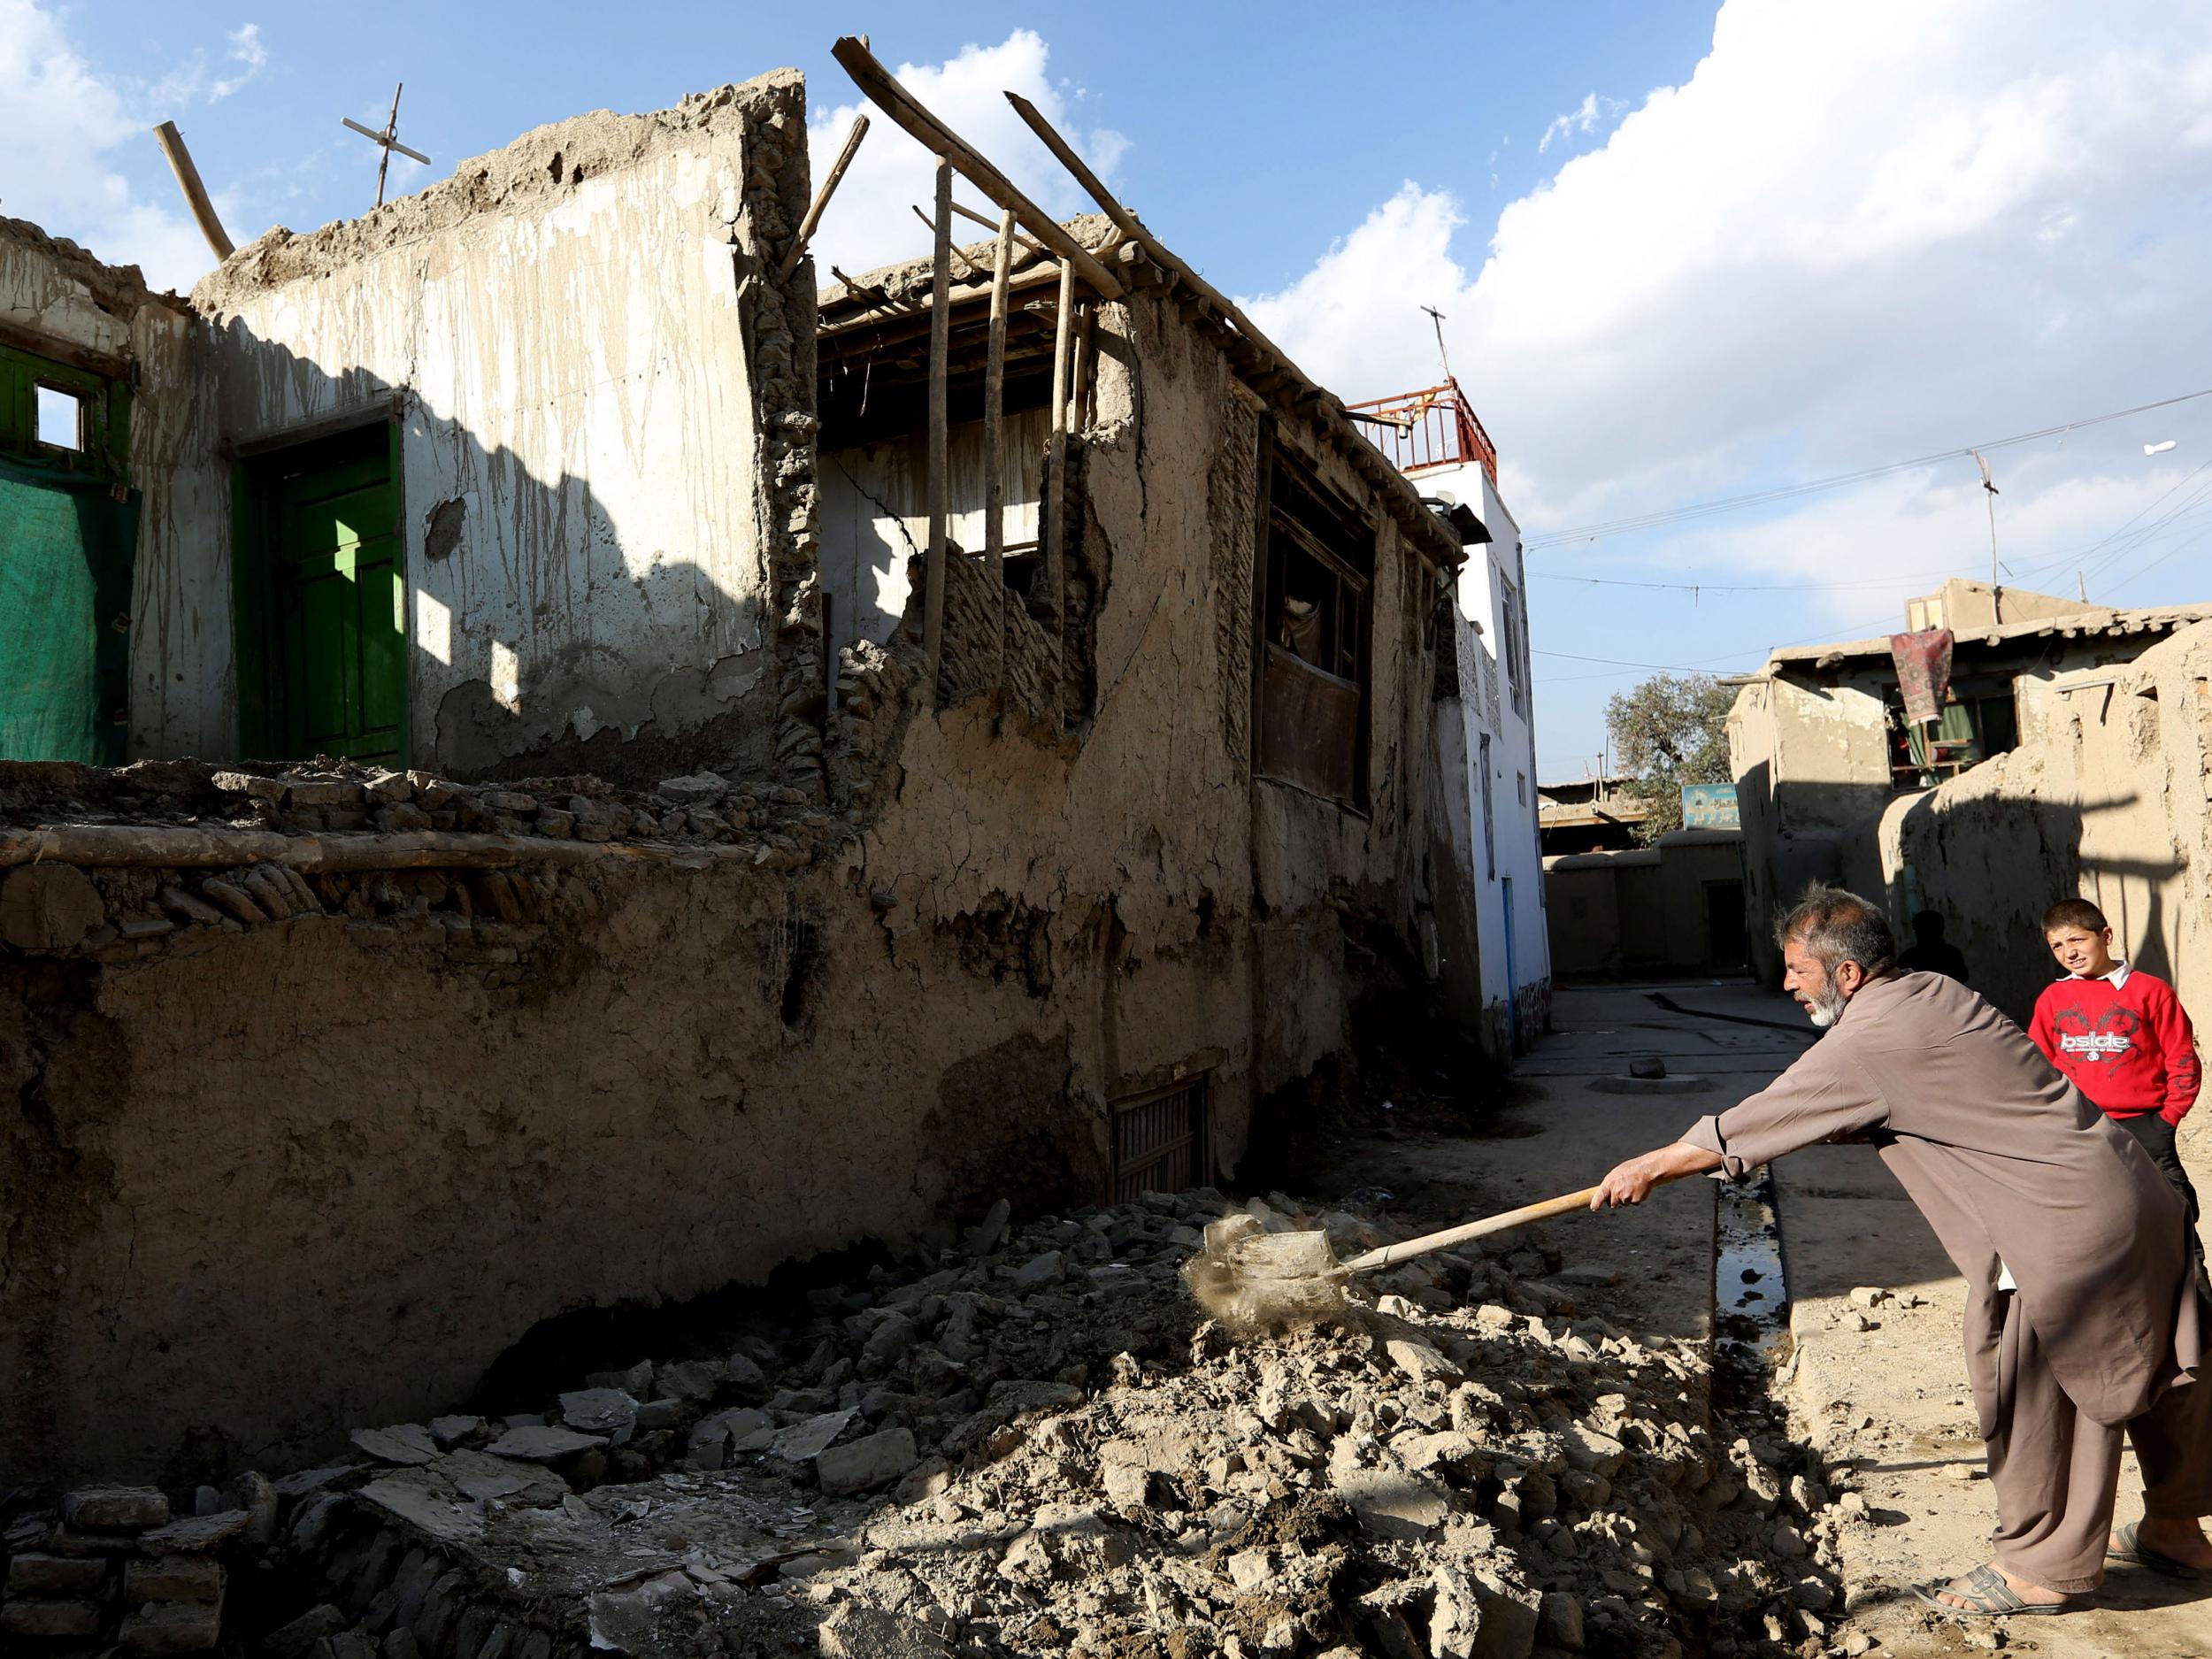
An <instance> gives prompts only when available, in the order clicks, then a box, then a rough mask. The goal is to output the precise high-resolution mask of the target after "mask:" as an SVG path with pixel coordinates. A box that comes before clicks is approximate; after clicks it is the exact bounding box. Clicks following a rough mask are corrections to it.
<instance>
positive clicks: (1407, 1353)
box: [1383, 1336, 1463, 1387]
mask: <svg viewBox="0 0 2212 1659" xmlns="http://www.w3.org/2000/svg"><path fill="white" fill-rule="evenodd" d="M1383 1351H1384V1352H1385V1353H1386V1354H1388V1355H1389V1356H1390V1358H1391V1363H1394V1365H1396V1366H1397V1368H1398V1369H1399V1370H1400V1371H1403V1372H1405V1374H1406V1375H1407V1376H1408V1377H1410V1378H1411V1379H1413V1380H1414V1381H1415V1382H1417V1383H1423V1382H1433V1383H1441V1384H1443V1385H1445V1386H1447V1387H1448V1386H1451V1385H1452V1384H1453V1383H1455V1382H1458V1381H1459V1380H1460V1379H1461V1377H1462V1374H1463V1373H1462V1372H1461V1371H1460V1369H1459V1367H1458V1366H1456V1365H1455V1364H1453V1363H1451V1361H1449V1360H1448V1359H1446V1358H1445V1357H1444V1356H1443V1355H1441V1354H1440V1353H1438V1352H1437V1351H1436V1349H1435V1348H1432V1347H1431V1346H1430V1345H1429V1344H1428V1343H1426V1342H1424V1341H1421V1340H1419V1339H1418V1338H1415V1337H1403V1336H1399V1337H1392V1338H1391V1339H1390V1340H1388V1341H1386V1342H1385V1343H1384V1344H1383Z"/></svg>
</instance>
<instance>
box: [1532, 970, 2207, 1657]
mask: <svg viewBox="0 0 2212 1659" xmlns="http://www.w3.org/2000/svg"><path fill="white" fill-rule="evenodd" d="M1661 994H1662V995H1664V996H1666V998H1667V999H1668V1000H1669V1001H1670V1002H1672V1003H1673V1004H1675V1006H1676V1007H1677V1008H1678V1009H1679V1010H1682V1011H1681V1012H1678V1013H1667V1012H1663V1011H1661V1012H1658V1013H1656V1015H1655V1017H1654V1016H1651V1015H1644V1014H1638V1015H1637V1016H1636V1017H1635V1018H1633V1019H1631V1018H1627V1014H1628V1012H1629V1010H1631V1009H1632V1003H1633V1002H1634V1000H1635V996H1636V995H1637V994H1635V993H1632V992H1628V991H1615V990H1610V989H1609V990H1606V991H1603V992H1595V993H1591V992H1573V993H1569V994H1567V995H1566V996H1565V997H1563V999H1562V1006H1563V1008H1564V1009H1565V1010H1569V1012H1568V1020H1569V1023H1570V1024H1571V1025H1572V1026H1574V1027H1575V1028H1576V1030H1575V1032H1574V1033H1573V1034H1571V1036H1570V1038H1569V1040H1568V1045H1567V1046H1568V1051H1569V1052H1572V1051H1573V1049H1574V1048H1575V1047H1576V1046H1577V1045H1578V1044H1581V1043H1586V1042H1587V1041H1589V1038H1588V1036H1587V1034H1586V1033H1583V1032H1582V1031H1581V1029H1580V1028H1581V1026H1582V1024H1583V1022H1584V1020H1585V1018H1586V1013H1587V1012H1592V1011H1595V1010H1601V1009H1604V1010H1617V1012H1618V1014H1619V1015H1620V1023H1619V1025H1618V1027H1617V1033H1616V1038H1617V1041H1621V1042H1623V1043H1624V1044H1625V1043H1632V1041H1634V1040H1635V1039H1637V1038H1640V1037H1642V1036H1643V1035H1644V1034H1645V1033H1647V1032H1648V1033H1650V1034H1651V1039H1652V1041H1651V1045H1650V1046H1651V1047H1652V1048H1653V1049H1654V1050H1655V1051H1656V1052H1661V1053H1663V1054H1666V1055H1667V1056H1669V1065H1670V1067H1671V1068H1673V1067H1674V1066H1675V1061H1674V1059H1673V1058H1672V1056H1675V1055H1678V1054H1679V1055H1683V1056H1690V1055H1693V1054H1696V1055H1704V1056H1711V1057H1710V1058H1709V1060H1708V1061H1707V1062H1706V1069H1707V1070H1708V1071H1709V1072H1710V1073H1712V1075H1713V1077H1714V1080H1715V1082H1716V1083H1717V1084H1719V1085H1722V1086H1723V1087H1722V1088H1721V1089H1720V1090H1719V1091H1718V1092H1717V1094H1713V1095H1709V1096H1703V1097H1697V1096H1692V1097H1685V1098H1683V1099H1682V1100H1681V1102H1680V1104H1681V1105H1683V1106H1684V1107H1686V1108H1687V1109H1688V1112H1689V1113H1690V1114H1694V1113H1696V1112H1700V1111H1709V1110H1719V1108H1720V1107H1721V1106H1723V1105H1724V1104H1726V1103H1727V1102H1729V1101H1730V1100H1732V1099H1734V1098H1739V1097H1740V1095H1741V1094H1744V1093H1748V1092H1749V1091H1750V1090H1751V1089H1753V1088H1755V1087H1758V1086H1759V1085H1760V1084H1761V1083H1762V1082H1763V1081H1764V1079H1765V1077H1766V1076H1767V1075H1768V1074H1770V1071H1771V1070H1773V1069H1778V1067H1779V1066H1780V1065H1782V1064H1786V1063H1787V1060H1788V1058H1789V1057H1790V1056H1792V1055H1793V1054H1794V1053H1796V1052H1798V1051H1799V1050H1800V1049H1801V1048H1803V1047H1804V1045H1805V1040H1806V1035H1809V1033H1805V1034H1800V1033H1803V1032H1804V1028H1803V1026H1802V1019H1803V1017H1802V1015H1801V1013H1800V1012H1799V1011H1798V1010H1797V1008H1796V1006H1795V1004H1794V1003H1793V1002H1790V1001H1789V1000H1788V999H1787V998H1786V997H1783V996H1781V995H1770V994H1764V993H1761V992H1758V991H1755V990H1754V989H1753V988H1751V987H1747V986H1725V987H1664V988H1663V991H1662V993H1661ZM1644 1001H1645V1005H1646V1007H1647V1008H1655V1007H1656V1005H1655V1004H1654V1003H1652V1002H1650V1001H1649V997H1648V995H1646V996H1645V998H1644ZM1721 1016H1725V1017H1726V1018H1719V1017H1721ZM1757 1019H1763V1020H1770V1021H1772V1022H1774V1026H1772V1027H1769V1026H1759V1025H1746V1024H1743V1023H1741V1022H1743V1021H1746V1020H1757ZM1655 1025H1658V1026H1666V1027H1668V1030H1667V1031H1665V1032H1664V1033H1662V1032H1658V1031H1654V1030H1652V1028H1653V1027H1654V1026H1655ZM1774 1027H1779V1029H1776V1028H1774ZM1622 1051H1624V1052H1625V1051H1626V1049H1625V1048H1624V1049H1623V1050H1622ZM1561 1064H1562V1059H1561V1057H1560V1056H1557V1055H1555V1051H1554V1050H1553V1049H1552V1048H1550V1047H1549V1046H1548V1047H1547V1048H1545V1049H1543V1050H1540V1052H1539V1053H1538V1055H1537V1056H1534V1057H1533V1061H1532V1070H1535V1071H1546V1070H1548V1069H1550V1068H1553V1067H1555V1066H1558V1065H1561ZM1684 1064H1688V1061H1687V1059H1685V1061H1684ZM2190 1127H2191V1128H2192V1130H2194V1131H2197V1132H2198V1133H2196V1135H2195V1138H2194V1146H2195V1150H2194V1151H2193V1152H2190V1151H2188V1150H2186V1149H2185V1156H2191V1157H2192V1158H2193V1164H2194V1168H2195V1169H2196V1170H2197V1171H2199V1172H2200V1176H2212V1163H2208V1156H2212V1135H2208V1134H2207V1133H2204V1131H2203V1128H2202V1127H2201V1126H2200V1125H2194V1124H2192V1125H2190ZM1775 1184H1776V1187H1777V1194H1778V1211H1779V1215H1780V1219H1781V1229H1782V1240H1783V1251H1784V1261H1785V1267H1786V1273H1787V1277H1788V1284H1789V1292H1790V1295H1791V1297H1792V1312H1791V1333H1792V1336H1793V1339H1794V1341H1793V1348H1794V1358H1793V1361H1792V1362H1791V1363H1790V1365H1789V1368H1788V1369H1787V1370H1786V1371H1785V1373H1784V1378H1785V1381H1786V1386H1787V1391H1788V1396H1789V1399H1790V1402H1791V1404H1792V1406H1793V1411H1794V1413H1795V1416H1796V1417H1797V1419H1798V1423H1799V1425H1800V1428H1801V1432H1804V1433H1805V1434H1806V1435H1808V1436H1809V1438H1810V1439H1812V1440H1814V1441H1815V1443H1816V1444H1817V1445H1818V1446H1819V1447H1820V1448H1821V1450H1822V1452H1823V1453H1824V1455H1825V1456H1827V1457H1828V1458H1829V1459H1830V1460H1831V1461H1832V1462H1839V1461H1843V1460H1850V1461H1853V1462H1855V1463H1856V1464H1857V1465H1858V1467H1859V1469H1860V1471H1861V1478H1862V1485H1863V1490H1864V1492H1865V1494H1866V1497H1867V1500H1868V1502H1869V1503H1870V1505H1872V1506H1873V1508H1874V1510H1875V1512H1876V1515H1877V1518H1878V1520H1880V1521H1882V1522H1884V1523H1886V1524H1885V1525H1878V1526H1876V1527H1873V1528H1870V1529H1859V1530H1854V1531H1849V1532H1846V1534H1845V1541H1844V1561H1843V1569H1844V1575H1845V1580H1846V1583H1847V1586H1849V1588H1850V1592H1851V1610H1852V1615H1853V1618H1852V1627H1853V1628H1855V1630H1856V1631H1858V1632H1860V1633H1863V1634H1864V1635H1866V1636H1869V1637H1870V1638H1872V1639H1873V1640H1874V1642H1875V1644H1876V1648H1875V1650H1876V1651H1877V1652H1878V1653H1888V1654H1894V1655H1899V1659H1921V1656H1922V1655H1947V1654H1954V1653H1960V1652H1963V1651H1970V1650H1971V1649H1973V1648H1981V1649H1984V1650H1986V1649H1987V1648H1988V1647H1989V1646H1990V1643H1991V1640H1992V1638H1993V1636H1994V1635H1996V1634H1998V1633H1999V1632H1996V1631H1994V1630H1993V1629H1992V1628H1990V1627H1989V1626H1987V1625H1986V1624H1985V1625H1981V1626H1978V1627H1977V1628H1976V1629H1974V1630H1972V1631H1971V1632H1970V1631H1968V1630H1965V1629H1962V1628H1961V1627H1960V1626H1958V1625H1955V1624H1951V1623H1949V1622H1948V1621H1940V1620H1938V1619H1936V1618H1934V1617H1933V1616H1932V1615H1929V1614H1927V1613H1926V1612H1925V1610H1924V1609H1922V1607H1921V1605H1920V1603H1919V1602H1917V1601H1914V1600H1913V1599H1912V1598H1911V1597H1910V1596H1909V1594H1906V1593H1905V1590H1904V1586H1906V1585H1908V1584H1909V1583H1910V1582H1912V1581H1913V1580H1915V1579H1917V1578H1927V1577H1931V1576H1933V1574H1935V1573H1936V1572H1938V1571H1960V1570H1962V1569H1964V1568H1966V1567H1969V1566H1971V1565H1973V1564H1974V1563H1978V1562H1980V1561H1983V1560H1985V1559H1986V1558H1987V1551H1986V1544H1987V1536H1988V1532H1989V1529H1990V1527H1991V1525H1993V1521H1994V1519H1995V1516H1994V1509H1993V1502H1992V1499H1991V1494H1990V1490H1989V1486H1988V1483H1987V1481H1986V1480H1985V1479H1984V1478H1983V1472H1984V1471H1983V1453H1982V1444H1981V1440H1980V1438H1979V1435H1978V1432H1977V1428H1976V1424H1975V1417H1974V1408H1973V1402H1972V1400H1971V1397H1970V1395H1969V1394H1968V1392H1967V1387H1966V1371H1965V1363H1964V1359H1963V1357H1962V1352H1961V1348H1960V1341H1959V1328H1960V1319H1961V1313H1962V1307H1963V1304H1964V1301H1965V1286H1964V1285H1963V1283H1962V1281H1961V1280H1960V1279H1959V1278H1958V1276H1957V1274H1956V1273H1955V1272H1954V1271H1952V1267H1951V1263H1950V1261H1949V1258H1948V1257H1947V1256H1945V1255H1944V1254H1943V1252H1942V1249H1941V1248H1940V1247H1939V1246H1938V1244H1937V1243H1936V1240H1935V1237H1934V1235H1933V1234H1932V1233H1930V1232H1929V1230H1928V1226H1927V1224H1926V1223H1925V1222H1924V1221H1922V1220H1921V1218H1920V1215H1919V1212H1918V1211H1917V1210H1916V1209H1914V1207H1913V1205H1912V1203H1911V1202H1910V1201H1909V1199H1907V1197H1906V1196H1905V1194H1904V1192H1903V1190H1902V1189H1901V1187H1899V1186H1898V1185H1897V1183H1896V1182H1895V1181H1894V1180H1893V1179H1892V1178H1891V1177H1890V1175H1889V1172H1888V1171H1886V1169H1885V1168H1884V1167H1883V1166H1882V1164H1881V1162H1880V1160H1879V1159H1878V1157H1877V1156H1875V1155H1874V1153H1873V1152H1872V1150H1871V1149H1870V1148H1864V1147H1853V1146H1839V1147H1816V1148H1809V1149H1807V1150H1805V1151H1803V1152H1800V1153H1797V1154H1794V1155H1793V1156H1790V1157H1788V1158H1785V1159H1783V1160H1782V1161H1781V1162H1780V1163H1778V1164H1777V1165H1776V1166H1775ZM2200 1185H2212V1181H2204V1180H2201V1179H2200ZM1859 1286H1865V1287H1870V1288H1875V1289H1881V1290H1886V1291H1889V1292H1891V1293H1892V1299H1891V1300H1890V1301H1888V1302H1884V1303H1883V1304H1882V1305H1880V1306H1878V1307H1877V1308H1874V1309H1871V1310H1861V1309H1859V1308H1858V1307H1857V1306H1855V1304H1854V1303H1853V1302H1852V1301H1851V1298H1850V1293H1851V1291H1852V1290H1853V1289H1854V1288H1855V1287H1859ZM1862 1322H1865V1323H1868V1324H1870V1325H1872V1326H1873V1328H1872V1329H1870V1330H1864V1331H1863V1330H1861V1329H1860V1328H1859V1327H1860V1325H1861V1324H1862ZM2133 1480H2134V1474H2133V1467H2132V1463H2130V1469H2129V1473H2128V1475H2127V1476H2126V1477H2125V1478H2124V1480H2123V1483H2122V1487H2121V1498H2120V1517H2119V1518H2121V1519H2122V1520H2128V1519H2131V1518H2133V1517H2136V1516H2138V1515H2139V1514H2140V1513H2141V1504H2140V1502H2139V1496H2138V1494H2137V1492H2136V1491H2135V1489H2134V1487H2133V1484H2132V1483H2133ZM2002 1634H2003V1636H2004V1638H2005V1641H2006V1644H2007V1646H2008V1647H2027V1646H2030V1645H2032V1646H2033V1647H2035V1648H2036V1650H2037V1651H2038V1652H2039V1653H2040V1654H2042V1655H2045V1656H2046V1659H2115V1656H2116V1655H2127V1659H2212V1586H2205V1585H2181V1584H2175V1583H2172V1582H2170V1581H2169V1580H2166V1579H2162V1578H2155V1577H2154V1576H2152V1575H2149V1574H2147V1573H2144V1572H2141V1571H2132V1570H2124V1569H2123V1570H2117V1571H2115V1572H2114V1573H2113V1574H2112V1576H2111V1577H2110V1578H2109V1579H2108V1581H2107V1584H2106V1586H2105V1588H2104V1590H2103V1592H2102V1593H2101V1594H2099V1596H2098V1597H2097V1598H2096V1600H2095V1602H2094V1604H2093V1606H2091V1607H2089V1608H2087V1609H2083V1610H2081V1611H2078V1612H2075V1613H2070V1614H2068V1615H2066V1616H2064V1617H2059V1618H2030V1619H2014V1620H2009V1621H2007V1622H2006V1623H2005V1624H2004V1626H2003V1629H2002Z"/></svg>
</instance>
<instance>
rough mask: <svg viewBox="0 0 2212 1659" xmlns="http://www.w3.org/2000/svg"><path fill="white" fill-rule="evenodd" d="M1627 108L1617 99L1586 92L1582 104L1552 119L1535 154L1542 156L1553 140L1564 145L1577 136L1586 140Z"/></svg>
mask: <svg viewBox="0 0 2212 1659" xmlns="http://www.w3.org/2000/svg"><path fill="white" fill-rule="evenodd" d="M1627 107H1628V105H1627V104H1624V103H1623V102H1622V101H1621V100H1620V99H1618V98H1601V97H1600V96H1598V95H1597V94H1596V93H1594V92H1586V93H1585V94H1583V96H1582V102H1581V103H1580V104H1577V105H1576V106H1575V107H1574V108H1573V109H1571V110H1569V111H1567V112H1566V113H1565V114H1564V115H1555V116H1553V117H1552V121H1551V125H1550V126H1549V127H1546V128H1545V129H1544V135H1543V136H1542V137H1541V138H1540V139H1538V140H1537V141H1536V153H1537V154H1538V155H1542V154H1543V153H1544V152H1545V151H1546V150H1549V149H1550V148H1551V147H1552V144H1553V142H1554V141H1555V140H1556V141H1558V142H1562V143H1564V142H1569V141H1571V140H1572V139H1574V138H1575V137H1577V136H1578V135H1579V136H1581V137H1584V138H1587V137H1588V136H1589V135H1590V134H1593V133H1594V132H1596V131H1597V130H1598V127H1599V126H1600V125H1601V123H1603V122H1607V121H1610V120H1611V119H1613V118H1614V117H1615V116H1617V115H1618V114H1619V113H1620V112H1621V111H1623V110H1624V109H1626V108H1627Z"/></svg>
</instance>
